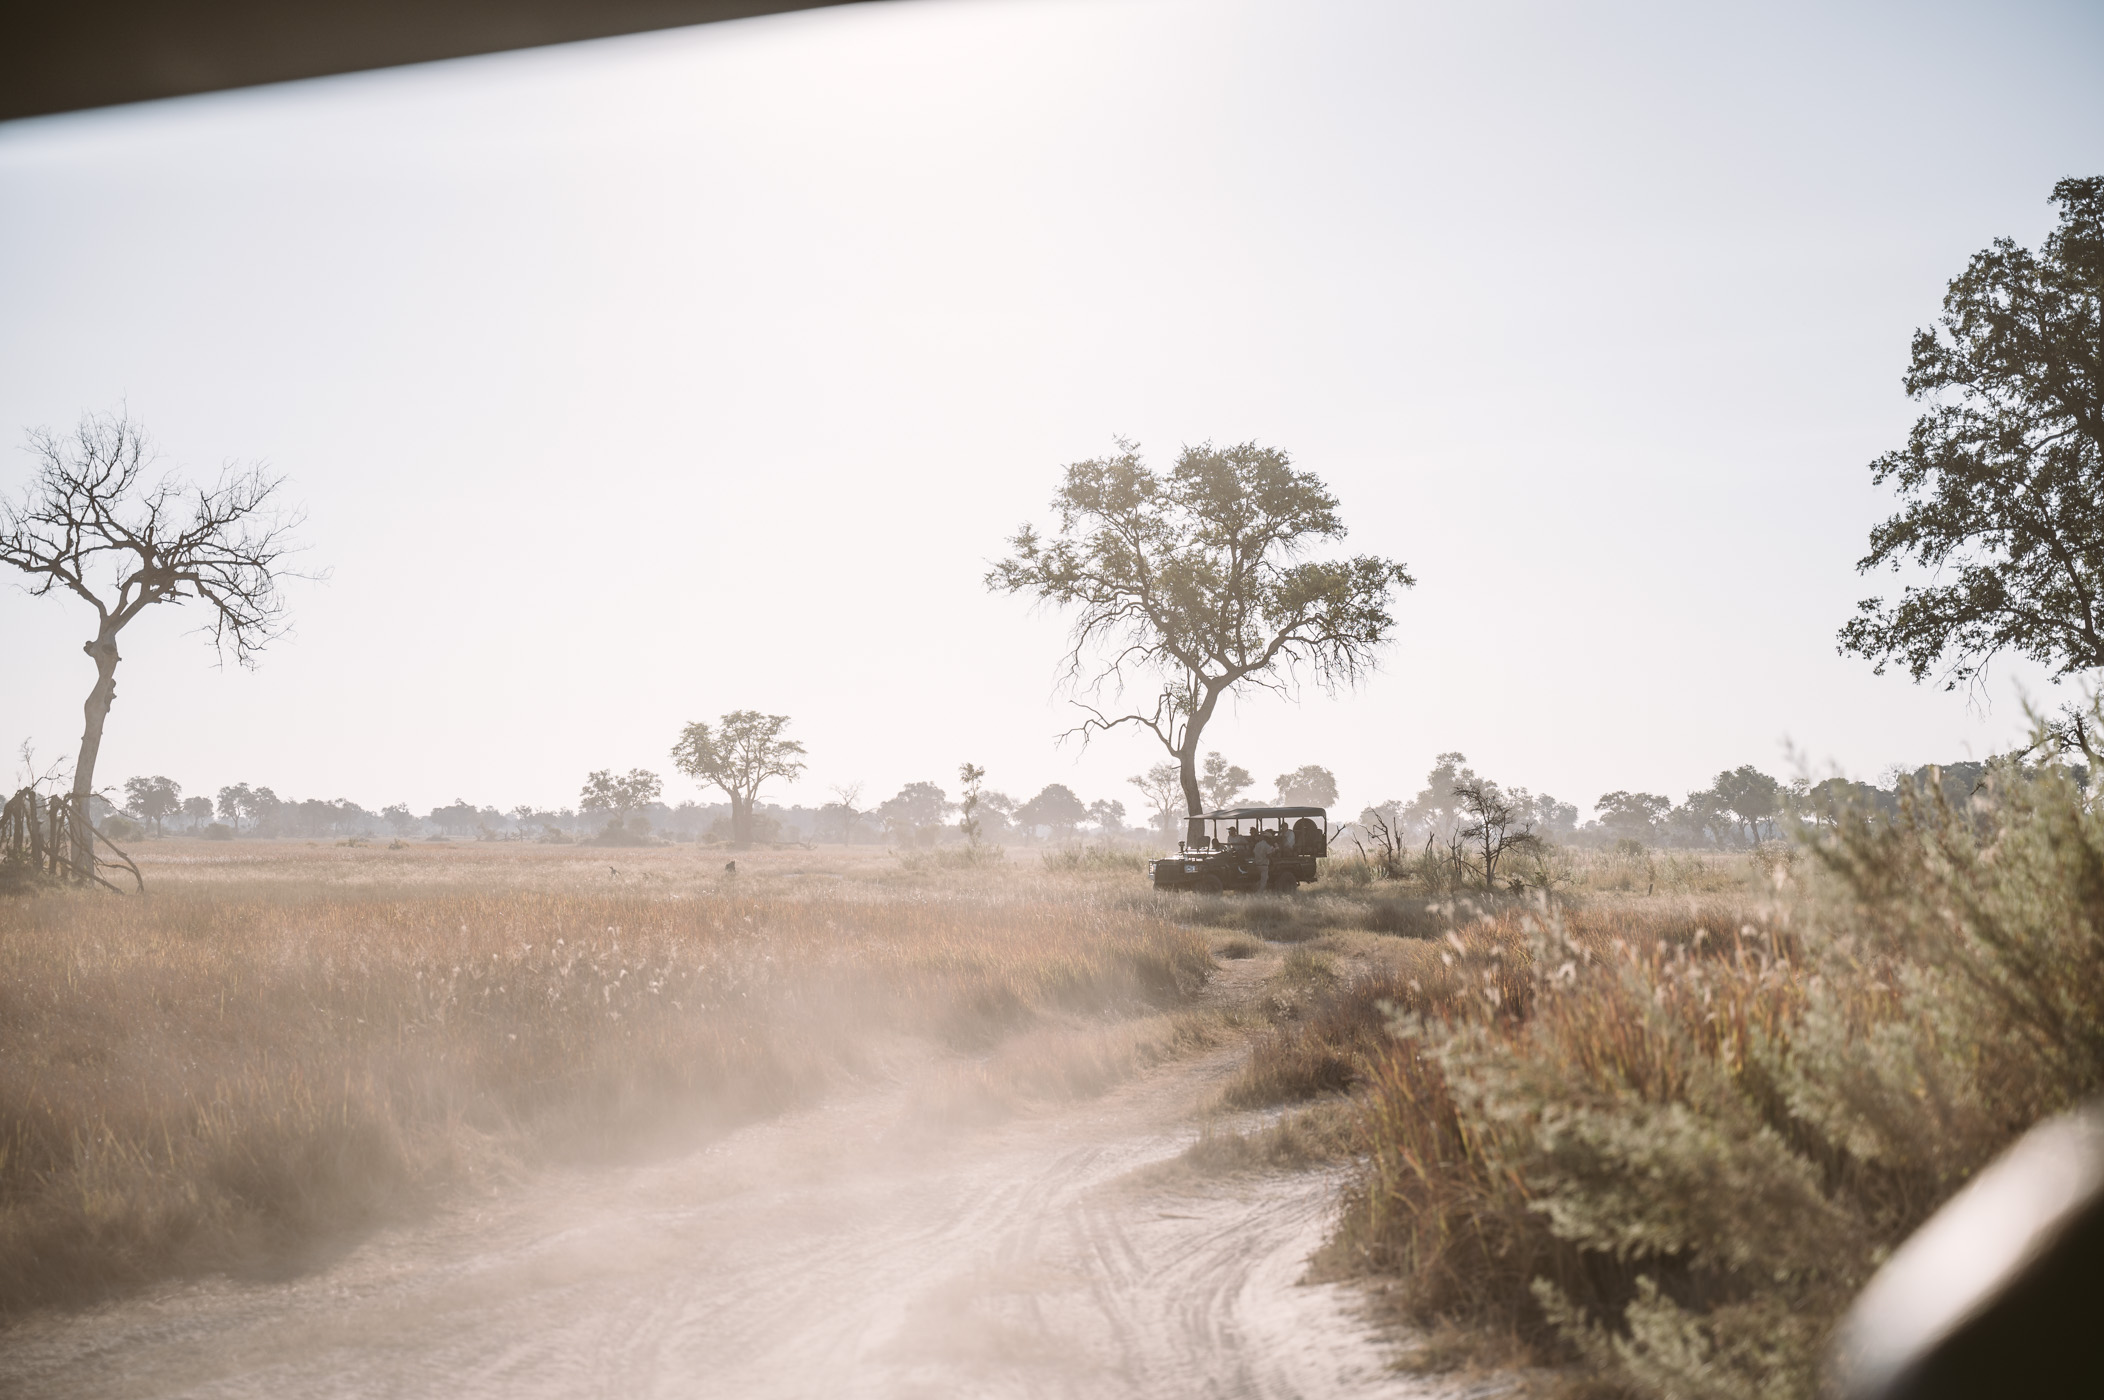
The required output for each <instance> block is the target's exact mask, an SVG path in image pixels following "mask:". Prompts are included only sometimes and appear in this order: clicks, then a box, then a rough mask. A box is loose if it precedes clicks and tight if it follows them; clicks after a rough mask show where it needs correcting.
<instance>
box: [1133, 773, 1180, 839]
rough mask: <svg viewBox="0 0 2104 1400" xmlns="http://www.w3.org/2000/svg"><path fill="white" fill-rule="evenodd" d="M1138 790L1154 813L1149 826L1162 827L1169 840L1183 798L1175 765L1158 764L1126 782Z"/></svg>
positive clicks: (1163, 833)
mask: <svg viewBox="0 0 2104 1400" xmlns="http://www.w3.org/2000/svg"><path fill="white" fill-rule="evenodd" d="M1125 781H1126V782H1128V783H1131V784H1132V785H1133V786H1134V787H1136V788H1138V789H1139V790H1140V792H1141V794H1142V795H1143V796H1145V797H1146V799H1147V807H1148V810H1149V811H1150V812H1152V813H1153V815H1152V816H1151V817H1149V818H1148V821H1147V824H1148V825H1149V826H1153V827H1160V828H1161V831H1162V835H1163V837H1164V838H1165V839H1167V838H1168V837H1169V835H1170V832H1171V831H1172V830H1174V827H1175V821H1176V809H1177V807H1178V806H1179V805H1180V802H1181V799H1182V797H1183V782H1182V780H1181V779H1180V778H1179V776H1178V775H1177V771H1176V765H1175V764H1173V763H1157V764H1155V765H1154V766H1153V767H1152V768H1149V769H1148V770H1147V771H1146V772H1144V773H1140V774H1136V775H1135V776H1133V777H1130V778H1127V779H1126V780H1125Z"/></svg>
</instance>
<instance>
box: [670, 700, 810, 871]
mask: <svg viewBox="0 0 2104 1400" xmlns="http://www.w3.org/2000/svg"><path fill="white" fill-rule="evenodd" d="M788 724H789V716H787V715H763V714H761V713H760V712H759V711H758V710H733V711H731V712H730V713H729V714H727V715H725V716H723V718H722V719H720V720H719V721H717V724H716V727H715V728H714V729H711V728H710V727H709V726H708V725H706V724H704V723H702V722H701V721H700V720H695V721H694V722H693V723H692V724H689V725H688V726H687V727H686V728H685V729H682V730H681V731H680V732H679V742H678V743H676V744H674V745H673V746H672V761H673V763H674V764H675V765H677V766H678V768H679V771H680V772H682V773H684V774H686V775H687V776H688V777H690V778H693V779H695V780H697V781H699V782H703V783H707V784H709V785H711V786H713V787H718V788H721V789H722V790H723V793H724V795H725V796H726V797H728V798H730V800H731V841H732V843H733V844H735V845H739V846H749V845H751V844H752V808H753V801H754V800H755V799H756V798H757V797H758V796H759V795H760V785H761V784H763V783H765V782H766V781H767V780H768V779H769V778H781V779H783V780H784V781H788V780H790V779H793V778H795V777H796V775H797V774H799V773H801V772H803V771H804V764H803V752H804V746H803V745H802V744H799V743H797V742H796V741H795V740H794V739H784V738H783V737H782V730H784V729H785V728H787V727H788Z"/></svg>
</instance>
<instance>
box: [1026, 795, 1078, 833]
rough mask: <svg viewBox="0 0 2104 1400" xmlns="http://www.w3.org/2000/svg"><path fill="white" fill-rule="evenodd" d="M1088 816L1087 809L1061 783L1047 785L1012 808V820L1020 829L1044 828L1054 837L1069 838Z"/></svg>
mask: <svg viewBox="0 0 2104 1400" xmlns="http://www.w3.org/2000/svg"><path fill="white" fill-rule="evenodd" d="M1088 816H1089V809H1088V808H1087V807H1085V806H1083V805H1082V802H1081V799H1080V798H1078V797H1076V796H1075V795H1074V790H1073V789H1072V788H1070V787H1068V786H1067V785H1066V784H1065V783H1047V784H1046V785H1045V787H1044V790H1043V791H1041V792H1039V793H1038V795H1037V796H1035V797H1033V798H1031V799H1030V800H1029V801H1028V802H1025V803H1024V804H1023V805H1022V806H1021V807H1019V808H1017V809H1016V814H1015V819H1016V822H1017V824H1018V825H1021V826H1025V827H1033V826H1048V827H1050V828H1052V833H1053V835H1055V836H1058V835H1066V836H1071V835H1073V834H1074V828H1075V827H1076V826H1078V825H1080V824H1081V823H1082V822H1085V821H1087V820H1088Z"/></svg>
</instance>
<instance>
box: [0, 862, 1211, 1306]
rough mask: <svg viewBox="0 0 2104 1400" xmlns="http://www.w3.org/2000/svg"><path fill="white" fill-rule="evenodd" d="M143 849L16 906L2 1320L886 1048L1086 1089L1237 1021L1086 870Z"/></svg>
mask: <svg viewBox="0 0 2104 1400" xmlns="http://www.w3.org/2000/svg"><path fill="white" fill-rule="evenodd" d="M149 851H150V853H151V854H152V856H154V857H155V859H154V860H153V862H152V864H151V865H150V867H149V879H150V880H151V881H152V887H153V890H154V893H153V894H152V895H151V896H150V897H148V898H146V899H131V900H122V899H115V898H109V897H94V896H84V895H78V894H68V893H45V894H37V895H32V896H29V897H24V898H16V899H11V900H8V901H6V902H4V903H0V1132H4V1137H0V1310H19V1309H21V1308H24V1307H28V1306H33V1305H36V1304H40V1303H49V1302H61V1301H71V1300H80V1299H86V1298H91V1297H94V1296H97V1295H100V1294H104V1293H107V1292H109V1291H111V1290H113V1289H120V1288H124V1287H127V1286H131V1285H135V1284H138V1283H140V1282H144V1281H148V1280H151V1279H154V1278H157V1277H164V1276H168V1275H170V1274H177V1273H184V1272H190V1271H196V1270H200V1269H215V1268H234V1267H247V1266H261V1267H278V1266H283V1265H285V1264H287V1263H288V1262H297V1261H298V1260H299V1259H300V1258H301V1257H302V1255H303V1253H304V1252H305V1251H308V1250H311V1249H313V1248H316V1247H318V1246H325V1245H326V1244H327V1243H328V1242H329V1241H331V1240H334V1239H338V1238H341V1237H343V1236H344V1234H345V1232H347V1231H353V1230H355V1229H357V1228H358V1227H360V1226H362V1225H365V1224H367V1223H369V1222H371V1221H373V1220H375V1219H379V1218H384V1217H387V1216H390V1215H398V1214H400V1213H402V1212H404V1211H405V1210H411V1209H414V1208H416V1206H417V1205H418V1204H419V1203H420V1202H423V1201H427V1200H429V1199H431V1198H433V1197H434V1196H435V1195H436V1194H438V1193H442V1192H444V1191H446V1190H448V1189H450V1188H453V1187H455V1186H457V1185H458V1184H459V1183H461V1182H463V1181H464V1180H471V1179H474V1178H476V1177H478V1176H485V1175H488V1174H491V1173H495V1172H501V1171H505V1170H509V1169H511V1167H512V1166H514V1165H515V1164H518V1163H521V1162H530V1161H532V1160H535V1159H537V1158H544V1157H547V1156H550V1155H578V1154H585V1155H591V1154H599V1153H606V1152H615V1151H633V1150H635V1149H636V1148H637V1147H638V1146H639V1145H645V1146H647V1145H649V1144H650V1143H652V1142H653V1141H655V1140H660V1139H665V1140H671V1139H687V1140H691V1138H692V1137H693V1135H694V1134H695V1133H697V1132H700V1131H707V1130H709V1129H711V1128H718V1127H721V1126H723V1125H726V1124H729V1123H734V1122H736V1121H739V1120H741V1119H746V1118H750V1117H752V1116H755V1115H759V1114H765V1113H770V1112H774V1111H778V1110H779V1109H781V1108H783V1107H785V1106H788V1105H792V1104H795V1103H797V1102H799V1101H802V1100H805V1099H807V1098H809V1097H810V1096H811V1095H813V1094H814V1093H816V1092H817V1091H818V1090H819V1089H820V1088H821V1087H822V1086H823V1085H825V1084H826V1083H827V1082H828V1081H829V1080H831V1079H833V1078H835V1077H837V1076H839V1075H842V1074H852V1073H855V1072H857V1068H858V1066H866V1065H867V1064H868V1063H869V1056H870V1054H871V1052H872V1047H875V1046H878V1045H880V1044H882V1043H884V1042H885V1040H886V1039H887V1038H896V1037H898V1036H901V1035H906V1036H913V1037H917V1038H920V1039H922V1040H925V1041H932V1042H933V1043H934V1044H935V1045H936V1046H937V1047H939V1048H940V1050H941V1051H942V1052H943V1053H947V1054H951V1055H955V1056H959V1057H962V1058H966V1059H983V1060H986V1063H987V1064H988V1065H990V1066H992V1068H991V1069H990V1070H987V1071H985V1072H986V1073H990V1074H991V1075H992V1076H993V1081H997V1082H998V1087H999V1088H1000V1089H1001V1090H1002V1091H1003V1092H1011V1093H1013V1092H1020V1093H1026V1094H1045V1095H1059V1094H1076V1093H1087V1092H1093V1091H1094V1090H1096V1089H1098V1088H1101V1087H1103V1086H1104V1085H1105V1084H1107V1083H1109V1082H1112V1081H1113V1080H1114V1079H1116V1078H1117V1077H1119V1076H1120V1075H1122V1074H1125V1073H1130V1072H1131V1071H1132V1070H1133V1069H1134V1068H1136V1067H1139V1066H1142V1065H1144V1064H1146V1063H1149V1062H1151V1060H1152V1059H1154V1058H1159V1057H1161V1056H1163V1055H1166V1054H1172V1053H1177V1052H1178V1051H1179V1050H1180V1049H1181V1048H1185V1047H1187V1046H1189V1045H1191V1044H1194V1043H1199V1042H1203V1041H1204V1040H1205V1039H1206V1037H1207V1036H1208V1035H1209V1034H1211V1032H1210V1031H1208V1030H1207V1028H1206V1027H1205V1026H1204V1025H1203V1024H1202V1023H1201V1022H1200V1021H1197V1020H1195V1019H1192V1018H1178V1017H1175V1016H1173V1015H1170V1014H1165V1013H1169V1012H1172V1011H1173V1010H1174V1009H1175V1008H1177V1007H1180V1006H1183V1005H1184V1004H1185V1003H1187V1002H1188V1001H1189V1000H1190V999H1191V998H1192V997H1193V996H1194V995H1195V994H1196V992H1197V991H1198V990H1199V988H1200V987H1201V986H1202V984H1203V982H1204V979H1205V977H1206V976H1207V974H1208V972H1209V970H1210V969H1211V967H1212V962H1211V958H1210V956H1209V954H1208V952H1207V949H1206V942H1205V940H1204V939H1203V938H1201V937H1200V936H1199V935H1198V934H1196V933H1194V932H1192V931H1189V930H1186V929H1183V928H1179V927H1177V926H1175V925H1173V924H1171V923H1169V922H1167V921H1165V920H1163V919H1161V918H1159V917H1158V916H1155V915H1153V914H1150V913H1148V912H1146V911H1145V910H1143V909H1136V908H1133V907H1129V906H1130V901H1122V902H1121V900H1120V899H1119V898H1113V897H1111V892H1112V891H1113V890H1115V888H1116V882H1115V880H1114V879H1113V878H1111V877H1105V878H1103V879H1097V878H1093V877H1092V876H1091V875H1090V872H1088V871H1086V870H1083V871H1080V872H1077V873H1075V874H1071V875H1057V874H1054V873H1051V872H1046V871H1042V870H1039V871H1030V870H1022V871H1012V870H1006V869H1002V870H993V871H987V870H957V871H951V870H940V871H931V872H920V873H918V874H916V873H914V872H909V871H902V870H900V869H899V868H897V865H896V863H895V862H880V861H876V860H871V859H867V858H861V859H856V858H852V857H851V858H848V859H845V860H843V859H839V858H831V857H828V856H813V855H809V854H803V853H771V854H770V855H769V857H768V858H764V859H760V860H751V859H748V858H744V857H741V860H740V866H741V874H740V875H738V876H736V877H731V876H726V875H723V874H721V873H720V868H719V866H718V864H717V863H716V862H713V861H707V860H704V859H700V858H697V857H696V856H695V855H694V853H692V852H691V851H634V852H627V851H624V852H620V853H618V854H616V855H614V856H612V857H611V859H612V861H613V864H612V865H611V866H609V865H608V859H609V857H608V856H607V855H606V854H605V853H593V852H578V851H575V850H565V849H560V848H558V849H555V850H549V849H546V848H533V847H509V848H497V849H491V848H486V847H484V848H478V847H464V848H457V849H446V848H434V847H417V848H411V849H408V850H403V851H386V850H376V849H359V848H350V849H346V848H337V847H297V846H272V845H264V844H261V843H259V844H256V845H252V846H251V845H246V844H242V845H235V846H232V847H231V848H230V847H228V846H226V845H219V846H205V845H203V844H202V843H198V844H194V845H192V844H187V843H176V842H167V843H156V844H155V845H153V846H151V847H149ZM1134 1017H1138V1018H1140V1019H1139V1020H1136V1021H1132V1020H1131V1018H1134ZM1105 1018H1111V1020H1114V1021H1130V1024H1129V1025H1123V1026H1114V1025H1111V1024H1108V1023H1107V1022H1106V1021H1105ZM1053 1027H1066V1028H1069V1029H1074V1028H1077V1027H1078V1028H1079V1029H1078V1030H1077V1031H1076V1033H1075V1034H1072V1035H1069V1036H1067V1037H1066V1038H1065V1040H1063V1041H1062V1042H1061V1045H1060V1047H1059V1053H1053V1049H1052V1047H1051V1045H1050V1043H1049V1042H1043V1043H1039V1044H1037V1045H1035V1046H1034V1047H1031V1046H1030V1044H1029V1042H1028V1040H1027V1037H1029V1036H1032V1035H1037V1036H1045V1035H1049V1034H1050V1033H1051V1032H1050V1031H1049V1030H1048V1028H1053ZM1018 1037H1024V1038H1026V1039H1021V1040H1019V1039H1018ZM1011 1046H1021V1047H1024V1048H1022V1049H1019V1050H1008V1049H1006V1047H1011ZM1004 1054H1005V1055H1007V1057H1008V1058H1006V1059H1005V1060H1004V1058H1003V1056H1004ZM989 1056H990V1057H991V1058H990V1059H989V1058H988V1057H989ZM1023 1066H1027V1067H1028V1068H1029V1070H1030V1072H1029V1073H1028V1074H1025V1073H1023V1072H1022V1069H1021V1067H1023ZM990 1082H991V1081H990Z"/></svg>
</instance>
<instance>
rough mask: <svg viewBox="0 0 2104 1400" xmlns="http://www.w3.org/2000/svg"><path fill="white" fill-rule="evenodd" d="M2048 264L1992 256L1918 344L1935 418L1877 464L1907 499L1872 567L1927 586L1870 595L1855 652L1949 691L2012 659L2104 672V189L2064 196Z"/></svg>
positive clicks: (1880, 536)
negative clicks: (1916, 575) (1915, 572)
mask: <svg viewBox="0 0 2104 1400" xmlns="http://www.w3.org/2000/svg"><path fill="white" fill-rule="evenodd" d="M2053 201H2054V203H2056V204H2058V205H2059V206H2060V224H2059V227H2058V228H2056V229H2055V230H2054V231H2053V232H2052V234H2051V235H2049V236H2048V237H2047V239H2046V241H2045V245H2044V247H2043V249H2042V250H2041V251H2040V252H2038V253H2035V254H2034V253H2032V252H2031V251H2029V250H2028V249H2024V248H2019V247H2017V246H2016V244H2015V243H2014V242H2013V241H2012V240H2010V239H2007V238H2002V239H1997V240H1996V241H1995V243H1994V245H1993V246H1992V247H1990V248H1988V249H1986V250H1985V251H1983V252H1980V253H1976V254H1975V255H1974V256H1973V259H1972V261H1971V263H1970V264H1969V265H1968V266H1967V267H1966V269H1965V271H1964V272H1963V273H1962V274H1960V275H1959V276H1958V277H1957V278H1956V279H1955V280H1954V281H1952V283H1951V284H1950V287H1949V290H1948V291H1947V292H1946V293H1945V294H1944V298H1943V314H1942V315H1941V317H1939V318H1938V322H1937V326H1936V328H1934V329H1931V330H1921V331H1916V332H1915V334H1914V343H1913V356H1912V360H1911V362H1910V364H1909V365H1908V369H1907V375H1906V380H1905V383H1906V388H1907V393H1908V395H1909V396H1910V397H1912V398H1915V399H1921V400H1925V401H1928V402H1929V403H1930V404H1931V407H1930V409H1929V411H1928V412H1926V413H1924V414H1923V415H1922V416H1921V417H1920V418H1919V419H1917V420H1916V421H1915V424H1914V428H1913V431H1912V432H1911V433H1909V434H1908V438H1907V444H1906V446H1905V447H1902V448H1900V449H1898V450H1896V451H1893V452H1888V453H1886V454H1885V455H1884V456H1882V457H1880V458H1878V459H1877V461H1875V462H1873V463H1872V464H1871V468H1870V471H1871V478H1872V480H1873V481H1875V482H1877V483H1878V484H1880V485H1883V484H1885V483H1887V482H1890V483H1892V484H1893V485H1894V486H1895V487H1896V488H1897V489H1898V491H1899V495H1900V497H1901V500H1902V502H1903V504H1902V507H1901V509H1900V511H1899V513H1898V514H1897V515H1894V516H1893V517H1892V518H1891V519H1889V520H1887V521H1885V522H1884V523H1883V524H1881V525H1879V526H1877V527H1876V528H1875V529H1874V530H1872V531H1871V534H1870V553H1868V554H1867V555H1865V556H1864V557H1863V559H1862V560H1861V561H1860V562H1859V563H1858V564H1857V566H1856V567H1857V570H1858V572H1861V573H1868V572H1870V571H1871V570H1873V569H1880V568H1889V569H1892V570H1894V571H1897V570H1898V569H1899V568H1900V567H1901V566H1902V564H1904V563H1912V564H1914V565H1916V566H1918V567H1920V568H1921V569H1923V570H1926V571H1927V572H1928V574H1929V580H1928V581H1927V582H1923V583H1915V584H1909V585H1907V586H1906V587H1905V588H1903V589H1902V591H1901V593H1900V596H1899V598H1898V600H1897V601H1891V602H1888V601H1887V600H1885V599H1883V598H1866V599H1864V600H1863V601H1862V602H1861V603H1859V604H1858V605H1857V615H1856V616H1855V617H1854V618H1853V619H1851V620H1850V621H1849V623H1848V625H1847V626H1845V627H1843V628H1842V629H1841V634H1840V642H1841V645H1840V650H1841V651H1842V653H1843V654H1848V653H1854V654H1856V655H1859V656H1863V657H1866V658H1868V659H1870V660H1872V661H1874V662H1875V663H1876V666H1877V669H1878V671H1879V672H1880V673H1882V672H1883V670H1884V668H1885V667H1886V666H1887V665H1889V664H1892V663H1895V662H1896V663H1898V664H1900V665H1903V666H1905V667H1906V669H1907V673H1908V675H1910V676H1911V677H1912V678H1913V679H1914V680H1916V681H1917V682H1918V681H1922V680H1925V679H1927V678H1929V676H1930V675H1931V673H1937V672H1938V671H1939V667H1940V668H1941V669H1940V679H1941V680H1942V681H1943V683H1944V688H1945V689H1951V688H1953V687H1955V686H1957V685H1959V684H1960V683H1961V682H1971V681H1973V680H1974V679H1975V678H1976V677H1978V676H1979V675H1980V673H1981V672H1982V671H1983V669H1984V668H1985V667H1986V666H1987V665H1988V664H1989V662H1991V661H1992V660H1993V658H1994V657H1995V656H1996V655H1998V654H2000V653H2002V652H2012V653H2015V654H2016V655H2019V656H2024V657H2028V658H2030V659H2031V660H2033V661H2037V662H2040V663H2042V664H2044V665H2046V666H2048V667H2050V668H2052V670H2053V673H2054V676H2055V678H2056V679H2057V678H2058V677H2060V676H2063V675H2066V674H2068V673H2070V672H2073V671H2081V670H2088V669H2092V668H2095V667H2099V666H2104V596H2100V591H2099V590H2100V587H2104V177H2091V178H2087V179H2078V180H2062V181H2061V182H2060V183H2059V184H2057V185H2055V186H2054V187H2053Z"/></svg>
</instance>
